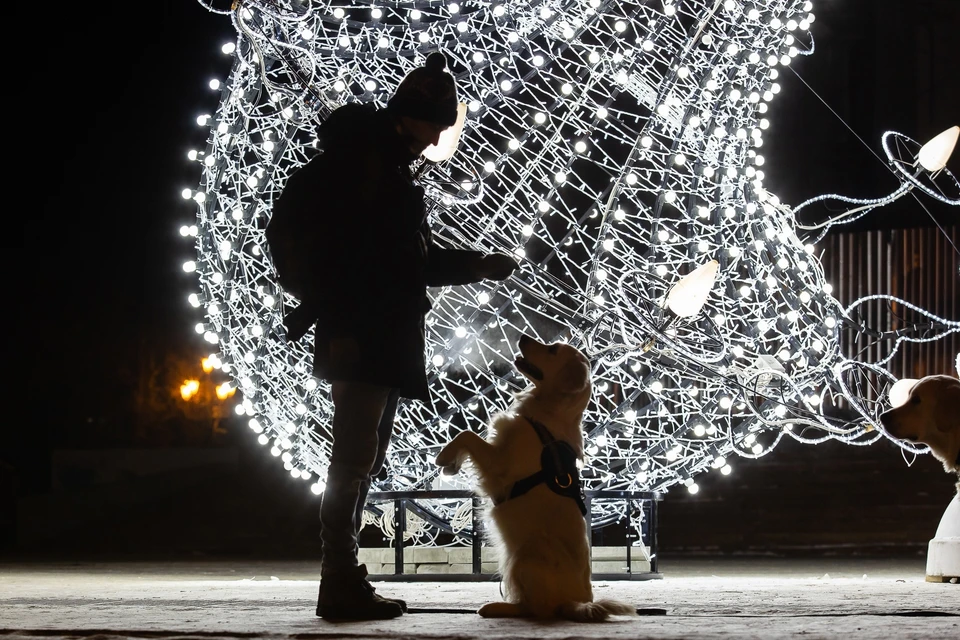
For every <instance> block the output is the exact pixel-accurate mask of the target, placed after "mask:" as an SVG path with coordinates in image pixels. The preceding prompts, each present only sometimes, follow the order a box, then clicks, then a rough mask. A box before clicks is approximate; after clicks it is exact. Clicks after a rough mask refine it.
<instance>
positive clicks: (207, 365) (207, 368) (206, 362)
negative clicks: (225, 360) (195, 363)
mask: <svg viewBox="0 0 960 640" xmlns="http://www.w3.org/2000/svg"><path fill="white" fill-rule="evenodd" d="M200 366H201V367H203V372H204V373H210V372H211V371H213V363H212V362H210V358H204V359H203V360H201V361H200Z"/></svg>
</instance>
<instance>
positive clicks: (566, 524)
mask: <svg viewBox="0 0 960 640" xmlns="http://www.w3.org/2000/svg"><path fill="white" fill-rule="evenodd" d="M519 348H520V353H521V357H519V358H517V360H516V362H515V365H516V367H517V369H518V370H519V371H520V372H521V373H522V374H523V375H524V376H525V377H526V378H527V379H529V380H530V382H532V383H533V386H532V387H531V388H528V389H527V390H525V391H523V392H521V393H519V394H517V395H516V399H515V401H514V403H513V405H512V406H511V407H510V408H509V410H508V411H506V412H505V413H501V414H499V415H498V416H496V417H495V418H494V419H493V421H492V423H491V424H490V428H489V434H490V435H489V439H488V440H483V439H482V438H480V436H478V435H477V434H475V433H473V432H467V431H465V432H463V433H460V434H459V435H457V437H456V438H454V439H453V440H452V441H451V442H450V443H449V444H447V445H446V446H445V447H444V449H443V451H441V452H440V454H439V455H438V456H437V464H438V465H439V466H440V467H442V468H443V472H444V473H445V474H447V475H453V474H455V473H457V472H458V471H460V467H461V465H462V464H463V463H464V462H465V461H466V460H467V459H468V458H469V459H470V460H471V461H472V463H473V467H474V469H475V471H476V475H477V478H478V481H479V491H480V492H481V493H482V494H483V495H485V496H486V497H488V498H489V499H490V500H491V501H492V502H493V507H492V508H491V509H490V511H489V514H488V518H489V519H492V521H493V524H494V527H493V528H492V530H493V532H494V533H495V534H496V538H497V539H496V543H497V544H496V546H497V549H498V552H499V567H500V573H501V575H502V576H503V584H504V587H505V597H506V602H492V603H490V604H486V605H484V606H483V607H481V608H480V610H479V612H478V613H479V614H480V615H481V616H484V617H488V618H503V617H536V618H563V619H567V620H574V621H582V622H599V621H602V620H606V619H607V618H609V616H611V615H630V616H633V615H636V609H635V608H634V607H633V606H631V605H628V604H625V603H622V602H616V601H613V600H597V601H594V600H593V588H592V585H591V583H590V575H591V567H590V544H589V540H588V538H587V535H588V532H587V526H586V521H585V520H584V514H585V513H586V511H585V507H584V504H583V497H582V490H581V485H580V476H579V471H578V470H577V467H576V462H577V461H578V460H582V459H583V433H582V431H581V422H582V420H583V412H584V410H585V409H586V407H587V404H588V403H589V402H590V393H591V384H590V363H589V361H588V360H587V358H586V357H585V356H584V355H583V354H582V353H581V352H580V351H578V350H577V349H575V348H574V347H572V346H570V345H568V344H564V343H560V342H558V343H554V344H551V345H545V344H542V343H540V342H538V341H537V340H534V339H533V338H531V337H529V336H523V337H521V338H520V342H519ZM488 530H489V529H488Z"/></svg>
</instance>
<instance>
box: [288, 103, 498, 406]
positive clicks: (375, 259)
mask: <svg viewBox="0 0 960 640" xmlns="http://www.w3.org/2000/svg"><path fill="white" fill-rule="evenodd" d="M318 138H319V141H320V147H321V149H323V153H324V155H326V156H327V158H326V160H327V162H325V163H324V166H325V167H326V169H325V170H326V171H331V172H333V173H335V175H336V180H335V181H329V180H326V181H325V184H331V183H332V184H335V185H337V187H338V188H337V189H336V190H335V193H323V194H321V197H322V198H323V202H324V205H323V207H322V211H319V212H318V216H317V218H316V222H317V225H316V227H315V228H314V229H312V230H311V231H310V233H311V235H312V236H313V238H315V240H313V241H312V242H311V244H313V246H315V247H316V251H315V253H314V258H315V260H316V263H315V264H314V265H313V267H312V273H314V274H315V276H316V277H315V278H314V279H312V281H311V283H310V293H309V294H308V296H307V297H308V298H309V299H307V300H305V301H304V302H305V303H306V304H305V307H306V308H308V309H309V310H310V311H309V316H311V319H312V318H313V317H315V318H316V321H317V325H316V340H315V343H314V373H315V374H316V375H317V376H318V377H320V378H323V379H326V380H352V381H362V382H369V383H372V384H378V385H383V386H388V387H392V388H397V389H399V390H400V395H401V396H404V397H407V398H415V399H419V400H423V401H425V402H429V393H428V389H427V378H426V373H425V368H424V346H425V343H424V316H425V314H426V313H427V311H429V309H430V303H429V299H428V298H427V294H426V289H427V287H428V286H442V285H452V284H465V283H470V282H477V281H478V280H480V278H479V277H478V276H477V274H476V268H477V261H478V260H479V258H480V257H482V254H481V253H479V252H476V251H464V250H455V249H445V248H441V247H438V246H437V245H436V244H434V242H433V239H432V235H431V232H430V227H429V225H428V223H427V219H426V215H425V211H424V193H423V190H422V189H421V188H420V187H418V186H416V185H415V184H414V183H413V180H412V177H411V174H410V168H409V167H410V161H411V159H412V158H411V154H410V151H409V149H408V148H407V147H406V145H405V144H404V143H403V141H402V140H401V138H400V136H399V135H398V134H397V132H396V129H395V127H394V125H393V122H392V120H391V119H390V116H389V115H388V114H387V113H386V111H383V110H380V111H377V110H374V109H373V108H372V107H368V106H363V105H347V106H344V107H341V108H339V109H337V110H336V111H335V112H334V113H333V114H331V116H330V117H329V118H328V119H327V120H326V121H325V122H324V123H323V124H322V125H321V127H320V129H319V132H318ZM309 166H310V165H309V164H308V165H307V167H304V169H301V171H303V170H307V169H308V168H309Z"/></svg>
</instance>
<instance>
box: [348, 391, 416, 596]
mask: <svg viewBox="0 0 960 640" xmlns="http://www.w3.org/2000/svg"><path fill="white" fill-rule="evenodd" d="M399 400H400V392H399V390H397V389H394V390H392V391H391V392H390V396H389V397H388V398H387V404H386V406H385V407H384V409H383V415H382V416H381V417H380V425H379V426H378V427H377V438H378V447H377V458H376V460H374V462H373V467H372V468H371V469H370V475H369V476H368V477H367V479H366V480H365V481H364V483H363V484H362V485H360V496H359V499H358V500H357V514H356V521H357V531H358V532H359V531H360V526H361V524H362V523H363V510H364V508H366V505H367V493H368V492H369V491H370V484H371V481H372V480H373V478H374V477H375V476H376V475H377V474H378V473H380V470H381V469H383V463H384V462H385V461H386V459H387V450H388V449H389V447H390V439H391V438H392V437H393V420H394V418H395V417H396V415H397V403H398V401H399ZM371 589H373V587H372V586H371ZM377 595H378V597H380V598H382V599H384V600H388V601H390V602H396V603H397V604H398V605H400V608H401V609H403V611H404V612H406V611H407V603H406V602H405V601H404V600H401V599H399V598H387V597H386V596H381V595H379V594H377Z"/></svg>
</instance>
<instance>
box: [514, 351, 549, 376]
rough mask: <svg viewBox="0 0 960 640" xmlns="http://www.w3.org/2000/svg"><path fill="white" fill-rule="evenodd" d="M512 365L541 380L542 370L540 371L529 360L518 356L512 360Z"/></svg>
mask: <svg viewBox="0 0 960 640" xmlns="http://www.w3.org/2000/svg"><path fill="white" fill-rule="evenodd" d="M513 365H514V366H515V367H516V368H517V370H518V371H520V372H522V373H525V374H527V375H528V376H530V377H531V378H533V379H534V380H543V371H540V368H539V367H537V366H536V365H535V364H533V363H531V362H530V361H529V360H527V359H526V358H524V357H523V356H520V357H519V358H517V359H516V360H514V361H513Z"/></svg>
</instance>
